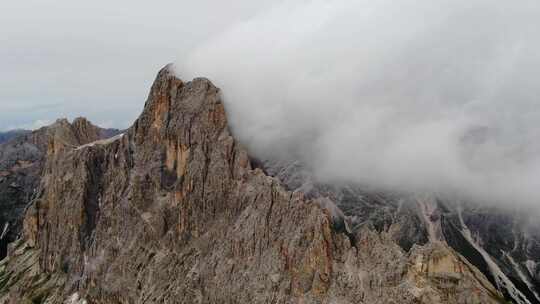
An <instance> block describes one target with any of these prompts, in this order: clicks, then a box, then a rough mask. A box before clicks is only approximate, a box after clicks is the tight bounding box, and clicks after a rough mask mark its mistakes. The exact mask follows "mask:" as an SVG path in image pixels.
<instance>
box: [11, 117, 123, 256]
mask: <svg viewBox="0 0 540 304" xmlns="http://www.w3.org/2000/svg"><path fill="white" fill-rule="evenodd" d="M114 133H117V131H115V130H112V129H102V128H99V127H97V126H94V125H93V124H92V123H90V122H89V121H88V120H86V119H84V118H79V119H76V120H74V121H73V123H70V122H69V121H68V120H67V119H58V120H57V121H56V122H55V123H53V124H51V125H49V126H45V127H42V128H40V129H38V130H35V131H32V132H24V133H23V134H21V135H20V136H17V137H14V138H12V139H11V140H9V141H7V142H5V143H3V144H1V145H0V229H1V231H2V234H1V235H0V257H1V258H3V257H5V256H6V253H7V244H8V243H9V242H13V241H14V240H15V239H17V238H18V237H19V235H20V231H21V228H22V218H23V212H24V210H25V208H26V206H27V205H28V202H29V201H30V199H31V198H32V196H33V195H34V193H35V191H36V189H37V188H38V185H39V182H40V175H41V173H42V171H43V168H44V165H45V159H46V158H47V153H52V152H54V151H57V152H58V151H59V150H61V149H63V148H68V149H72V148H74V147H78V146H80V145H83V144H87V143H89V142H92V141H95V140H99V139H104V138H107V137H108V136H109V135H110V134H114Z"/></svg>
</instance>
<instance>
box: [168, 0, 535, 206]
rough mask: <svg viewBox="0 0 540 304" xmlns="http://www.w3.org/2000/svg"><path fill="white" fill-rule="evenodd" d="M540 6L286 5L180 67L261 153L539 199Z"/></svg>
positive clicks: (375, 175) (371, 175)
mask: <svg viewBox="0 0 540 304" xmlns="http://www.w3.org/2000/svg"><path fill="white" fill-rule="evenodd" d="M538 16H540V2H538V1H536V0H534V1H533V0H520V1H501V0H491V1H485V0H401V1H390V0H381V1H372V0H369V1H368V0H343V1H322V0H314V1H301V0H293V1H287V2H280V3H279V4H276V5H275V6H273V7H272V8H271V9H269V10H265V11H264V12H263V13H260V14H258V15H256V16H255V17H253V18H251V19H248V20H247V21H245V22H242V23H239V24H238V25H237V26H234V27H232V28H230V29H229V30H227V31H225V32H224V33H223V34H221V35H218V36H216V37H214V38H213V39H211V40H209V41H208V43H206V44H205V45H202V46H200V47H198V48H196V49H195V50H194V51H192V52H191V53H190V54H189V55H188V56H182V58H181V59H180V60H179V61H178V62H177V63H176V68H177V73H178V75H179V76H180V77H181V78H183V79H190V78H191V77H194V76H205V77H208V78H210V79H211V80H212V81H213V82H214V83H216V85H218V86H219V87H221V88H222V90H223V94H224V98H225V101H226V106H227V111H228V112H229V117H230V120H231V123H232V127H233V131H234V133H235V134H236V135H237V136H238V137H239V138H240V139H241V140H242V141H243V142H244V143H245V144H246V145H248V147H249V148H250V149H251V150H252V152H253V153H255V155H258V156H260V157H267V156H272V157H276V156H283V157H289V158H300V159H302V160H303V161H305V162H306V163H307V164H309V165H310V166H312V167H313V168H314V169H315V170H316V172H317V174H318V175H319V176H320V177H321V178H324V179H327V180H345V181H354V182H359V183H364V184H369V185H373V186H380V187H391V188H397V189H408V190H410V189H413V190H416V191H434V192H450V193H461V194H463V195H465V196H468V197H473V198H474V199H481V200H486V201H496V202H507V203H513V202H519V203H522V204H528V205H537V204H539V203H540V101H539V96H540V94H539V92H540V75H539V73H540V36H538V29H540V18H538Z"/></svg>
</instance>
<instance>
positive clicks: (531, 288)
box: [504, 252, 540, 301]
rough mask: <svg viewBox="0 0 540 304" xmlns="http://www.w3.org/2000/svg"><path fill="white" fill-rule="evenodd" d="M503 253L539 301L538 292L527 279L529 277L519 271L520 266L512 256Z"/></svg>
mask: <svg viewBox="0 0 540 304" xmlns="http://www.w3.org/2000/svg"><path fill="white" fill-rule="evenodd" d="M504 255H505V256H506V258H507V259H508V261H510V263H511V264H512V266H513V267H514V270H515V271H516V272H517V274H518V276H519V278H520V279H521V280H522V281H523V282H524V283H525V284H527V287H529V289H530V290H531V292H532V293H533V294H534V296H535V297H536V299H537V300H538V301H540V296H539V295H538V293H537V292H536V291H535V288H534V285H533V284H532V283H531V281H530V280H529V278H528V277H527V276H526V275H525V274H524V273H523V271H521V267H520V266H519V265H518V263H516V261H514V258H512V256H511V255H509V254H508V253H506V252H505V253H504Z"/></svg>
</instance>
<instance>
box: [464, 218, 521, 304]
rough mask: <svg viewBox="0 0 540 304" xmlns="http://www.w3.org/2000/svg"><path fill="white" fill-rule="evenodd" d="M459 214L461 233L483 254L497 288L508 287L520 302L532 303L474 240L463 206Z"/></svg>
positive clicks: (517, 301)
mask: <svg viewBox="0 0 540 304" xmlns="http://www.w3.org/2000/svg"><path fill="white" fill-rule="evenodd" d="M458 216H459V221H460V223H461V234H462V235H463V237H464V238H465V239H466V240H467V241H468V242H469V243H470V244H471V245H472V246H473V247H474V249H476V250H477V251H478V252H479V253H480V254H481V255H482V257H483V258H484V261H485V262H486V264H487V265H488V267H489V270H490V272H491V274H492V275H493V277H494V278H495V282H496V284H497V288H498V289H499V290H501V289H503V288H504V289H506V291H508V294H509V295H510V296H511V297H512V299H513V300H514V301H515V302H516V303H518V304H531V302H530V301H529V300H527V297H525V295H523V293H521V291H519V290H518V289H517V288H516V286H514V283H512V281H511V280H510V279H509V278H508V277H507V276H506V275H505V274H504V272H503V271H502V270H501V268H500V267H499V265H497V263H495V261H494V260H493V259H492V258H491V256H490V255H489V253H487V252H486V251H485V250H484V248H482V247H481V246H480V245H479V244H478V242H477V241H475V240H474V238H473V237H472V234H471V231H470V230H469V228H468V227H467V225H465V222H464V221H463V216H462V210H461V208H459V209H458Z"/></svg>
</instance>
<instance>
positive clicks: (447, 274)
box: [0, 67, 500, 304]
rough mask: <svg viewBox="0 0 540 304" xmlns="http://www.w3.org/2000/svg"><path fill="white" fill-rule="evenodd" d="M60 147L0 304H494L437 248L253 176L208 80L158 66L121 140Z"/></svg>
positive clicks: (482, 283) (51, 157)
mask: <svg viewBox="0 0 540 304" xmlns="http://www.w3.org/2000/svg"><path fill="white" fill-rule="evenodd" d="M89 133H90V132H88V133H87V134H89ZM59 143H60V141H57V142H56V143H54V144H53V146H52V147H51V146H49V149H48V157H47V163H46V165H45V168H44V174H43V178H42V181H41V185H40V187H39V189H40V190H39V193H38V194H37V195H36V199H35V200H33V203H32V205H31V207H30V208H29V209H28V211H27V213H26V217H25V221H24V238H23V239H22V240H20V241H18V242H16V243H14V244H13V245H12V246H11V250H10V252H9V257H8V259H6V260H4V261H3V262H2V263H0V294H1V296H0V303H87V304H94V303H96V304H97V303H100V304H105V303H107V304H109V303H111V304H112V303H114V304H117V303H500V302H499V301H498V300H499V298H500V296H499V295H498V294H497V292H496V291H495V289H494V288H493V286H492V285H491V284H490V283H489V281H487V279H486V278H485V277H484V276H483V275H482V274H481V273H480V272H479V271H478V270H476V269H475V268H474V267H473V266H471V265H470V264H468V262H466V261H465V260H464V259H463V258H462V257H461V256H460V255H458V254H457V253H456V252H455V251H453V250H452V249H451V248H450V247H448V246H446V245H444V244H443V243H429V244H428V245H426V246H423V247H419V246H414V247H413V249H412V250H411V251H410V252H406V251H404V250H403V249H402V248H401V247H400V246H399V245H398V244H397V243H396V242H395V240H394V239H393V238H392V236H391V235H390V234H389V233H388V232H385V231H381V232H379V231H376V230H372V229H369V228H368V227H365V228H362V229H357V230H355V232H354V233H353V232H351V230H350V229H347V228H346V227H345V228H344V226H343V225H344V223H343V222H340V220H339V219H340V217H339V216H336V214H335V213H334V212H333V211H332V208H331V202H326V201H322V198H313V199H311V198H309V197H308V196H306V195H305V194H304V193H303V192H301V191H296V192H294V193H293V192H290V191H287V190H285V188H284V187H282V186H281V184H280V182H279V181H278V180H277V179H275V178H272V177H269V176H267V175H266V174H265V173H264V172H263V171H262V170H260V169H257V168H253V167H252V165H251V162H250V159H249V157H248V154H247V152H246V150H245V149H244V148H243V147H242V146H241V145H240V144H239V143H237V142H236V141H235V139H234V138H233V137H232V136H231V133H230V131H229V129H228V127H227V119H226V115H225V109H224V105H223V103H222V101H221V98H220V93H219V90H218V89H217V88H216V87H214V86H213V85H212V84H211V83H210V82H209V81H208V80H207V79H202V78H198V79H194V80H193V81H190V82H183V81H182V80H180V79H178V78H176V77H175V76H174V75H173V74H172V73H171V72H170V71H169V69H168V68H167V67H166V68H164V69H163V70H162V71H160V72H159V74H158V76H157V79H156V81H155V82H154V84H153V86H152V89H151V92H150V94H149V97H148V100H147V102H146V104H145V108H144V111H143V113H142V115H141V116H140V117H139V118H138V119H137V120H136V122H135V123H134V125H133V126H132V127H131V128H130V129H129V130H128V131H127V132H126V133H125V134H124V135H123V136H117V137H114V138H111V139H109V140H106V141H101V142H98V143H93V144H88V145H84V146H80V147H78V148H69V146H68V145H64V146H62V145H61V144H59ZM59 147H60V148H59ZM25 301H26V302H25Z"/></svg>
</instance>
